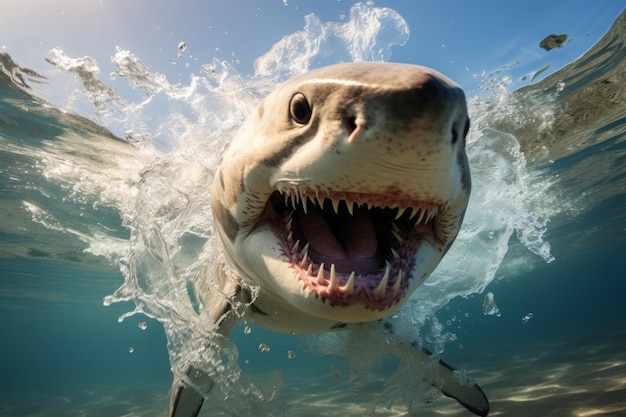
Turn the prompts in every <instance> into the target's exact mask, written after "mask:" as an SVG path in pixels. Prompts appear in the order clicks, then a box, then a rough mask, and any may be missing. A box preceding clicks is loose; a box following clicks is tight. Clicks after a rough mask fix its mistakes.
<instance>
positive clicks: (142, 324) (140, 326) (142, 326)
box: [137, 321, 148, 330]
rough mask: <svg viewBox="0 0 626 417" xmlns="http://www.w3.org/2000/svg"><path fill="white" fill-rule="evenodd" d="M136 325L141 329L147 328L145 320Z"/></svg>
mask: <svg viewBox="0 0 626 417" xmlns="http://www.w3.org/2000/svg"><path fill="white" fill-rule="evenodd" d="M137 327H139V328H140V329H141V330H146V329H147V328H148V323H146V322H145V321H142V322H141V323H139V324H138V325H137Z"/></svg>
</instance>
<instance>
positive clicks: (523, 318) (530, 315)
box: [522, 313, 535, 324]
mask: <svg viewBox="0 0 626 417" xmlns="http://www.w3.org/2000/svg"><path fill="white" fill-rule="evenodd" d="M533 317H535V315H534V314H533V313H528V314H526V315H525V316H524V317H522V324H526V323H528V320H530V319H532V318H533Z"/></svg>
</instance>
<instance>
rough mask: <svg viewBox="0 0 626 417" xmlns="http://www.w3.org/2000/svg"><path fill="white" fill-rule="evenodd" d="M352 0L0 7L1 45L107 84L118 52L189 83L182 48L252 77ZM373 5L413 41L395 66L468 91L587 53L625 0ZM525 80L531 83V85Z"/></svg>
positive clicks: (102, 0)
mask: <svg viewBox="0 0 626 417" xmlns="http://www.w3.org/2000/svg"><path fill="white" fill-rule="evenodd" d="M354 3H355V1H346V0H286V4H285V1H283V0H239V1H229V0H220V1H216V0H208V1H207V0H204V1H202V0H182V1H181V0H179V1H176V2H174V1H165V0H134V1H127V0H2V1H1V2H0V16H2V17H0V20H1V23H2V24H1V25H0V48H3V49H4V50H6V51H7V52H9V53H10V54H11V55H12V56H13V57H14V58H15V59H16V60H17V61H18V62H19V63H20V64H22V65H25V66H29V67H31V68H34V69H38V70H43V69H45V68H47V66H48V64H46V63H45V62H44V60H43V58H44V57H45V56H46V53H47V51H49V50H50V49H51V48H53V47H60V48H61V49H63V50H64V51H65V52H66V54H67V55H68V56H70V57H81V56H85V55H89V56H92V57H94V58H96V59H97V61H98V63H99V66H100V68H101V69H102V73H103V76H102V78H103V79H104V80H105V81H107V82H108V76H107V75H106V74H108V73H109V72H110V71H111V70H112V66H111V64H110V62H109V59H110V56H111V55H113V54H114V53H115V48H116V46H119V47H121V48H123V49H128V50H130V51H132V52H133V53H135V54H136V55H138V56H139V57H140V58H141V59H142V60H143V61H144V62H145V63H146V64H148V65H149V66H151V67H152V68H154V69H155V70H157V71H159V72H162V73H165V74H166V75H167V77H168V79H169V80H170V82H177V81H182V82H185V79H186V78H187V77H188V74H187V73H188V72H189V71H193V68H191V69H186V68H185V67H184V65H182V64H180V65H179V63H177V64H176V65H174V64H172V63H171V60H172V59H176V58H177V57H176V54H177V53H178V49H177V47H178V44H179V42H181V41H184V42H186V44H187V46H188V49H187V51H186V54H187V58H188V57H189V56H193V57H194V59H196V58H197V59H198V61H199V62H200V63H207V62H210V61H211V60H212V58H213V57H218V58H220V59H227V60H235V59H237V60H238V62H239V64H238V70H239V71H240V72H243V73H250V72H252V62H253V61H254V59H255V58H257V57H258V56H259V55H261V54H263V53H264V52H266V51H267V50H269V48H270V47H271V45H272V44H273V43H275V42H276V41H278V40H279V39H281V38H282V37H283V36H284V35H287V34H290V33H293V32H295V31H297V30H300V29H302V28H303V26H304V16H305V15H307V14H310V13H315V14H316V15H318V16H319V17H320V19H321V20H322V21H340V19H341V16H342V15H347V14H348V13H349V10H350V7H351V6H352V4H354ZM373 4H374V5H375V6H377V7H390V8H393V9H395V10H397V11H398V12H399V13H400V14H401V15H402V16H403V17H404V19H405V20H406V21H407V23H408V25H409V28H410V30H411V36H410V39H409V41H408V43H407V44H406V45H405V46H404V47H397V48H395V49H394V52H393V56H392V57H391V60H392V61H401V62H412V63H416V64H422V65H427V66H431V67H434V68H436V69H438V70H439V71H441V72H444V73H445V74H447V75H449V76H450V77H451V78H453V79H455V80H456V81H457V82H459V83H460V84H461V85H463V86H464V87H465V88H468V89H471V88H473V87H474V86H475V83H476V79H475V78H474V77H473V74H475V73H478V72H481V71H487V72H490V71H493V70H495V69H498V68H500V67H502V66H503V65H505V64H508V63H511V62H514V61H519V64H517V65H516V66H515V67H514V69H513V70H512V72H513V74H514V80H515V81H516V82H517V86H519V85H523V84H524V82H522V81H521V76H522V75H524V74H528V73H531V72H533V71H536V70H538V69H540V68H542V67H543V66H544V65H546V64H547V63H550V64H551V69H550V71H553V70H556V69H558V68H559V67H561V66H563V65H564V64H566V63H567V62H570V61H571V60H572V59H574V58H576V57H578V56H580V55H581V54H582V53H583V52H584V51H585V50H587V49H589V47H591V45H593V43H595V42H596V41H597V40H598V39H599V38H600V37H601V36H602V35H603V34H604V33H605V32H606V31H607V30H608V28H609V27H610V25H611V23H612V22H613V20H614V19H615V18H616V17H617V16H618V15H619V14H620V13H621V12H622V10H623V9H624V3H623V2H622V1H621V0H619V1H618V0H599V1H594V2H591V1H588V0H571V1H551V2H550V1H545V0H542V1H537V0H527V1H518V2H513V1H502V0H482V1H469V0H439V1H423V0H403V1H401V0H386V1H384V0H379V1H375V2H373ZM551 33H556V34H560V33H567V34H568V35H569V37H570V39H569V42H568V43H567V44H566V45H565V46H564V47H563V48H561V49H555V50H552V51H551V52H546V51H544V50H543V49H540V48H539V46H538V45H539V42H540V41H541V39H542V38H543V37H545V36H546V35H549V34H551ZM527 82H528V81H526V83H527Z"/></svg>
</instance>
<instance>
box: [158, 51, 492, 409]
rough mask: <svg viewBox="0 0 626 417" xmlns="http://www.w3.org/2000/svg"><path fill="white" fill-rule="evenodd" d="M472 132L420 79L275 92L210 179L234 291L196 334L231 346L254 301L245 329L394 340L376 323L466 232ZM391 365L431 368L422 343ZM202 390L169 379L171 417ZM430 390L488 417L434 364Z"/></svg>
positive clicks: (430, 77) (381, 68) (332, 78)
mask: <svg viewBox="0 0 626 417" xmlns="http://www.w3.org/2000/svg"><path fill="white" fill-rule="evenodd" d="M468 129H469V119H468V116H467V109H466V103H465V96H464V93H463V91H462V89H461V88H460V87H459V86H458V85H456V84H455V83H454V82H453V81H451V80H449V79H448V78H446V77H445V76H443V75H442V74H439V73H437V72H436V71H433V70H431V69H429V68H425V67H420V66H415V65H407V64H392V63H364V62H363V63H349V64H339V65H334V66H330V67H325V68H321V69H318V70H314V71H311V72H309V73H307V74H305V75H302V76H300V77H297V78H294V79H292V80H290V81H288V82H286V83H284V84H283V85H281V86H279V87H278V88H277V89H276V90H275V91H273V92H272V93H271V94H270V95H268V96H267V97H266V98H265V99H264V100H263V101H262V102H261V103H260V104H259V106H258V107H257V109H256V110H255V111H254V112H253V113H252V114H251V115H250V116H249V117H248V119H247V120H246V122H245V123H244V124H243V125H242V127H241V128H240V130H239V131H238V133H237V134H236V136H235V137H234V138H233V140H232V142H231V143H230V144H229V146H228V147H227V148H226V150H225V151H224V153H223V155H222V159H221V163H220V166H219V168H218V170H217V171H216V175H215V179H214V182H213V186H212V201H211V205H212V206H211V208H212V212H213V216H214V219H215V227H216V230H217V232H218V235H219V238H220V242H221V244H222V248H223V251H224V254H225V257H226V259H227V261H228V263H229V264H230V267H232V268H233V270H234V271H235V272H236V275H237V276H238V278H239V280H240V282H239V283H233V282H229V281H228V280H226V279H223V277H219V276H217V277H215V278H214V279H215V281H217V282H219V283H220V286H221V293H222V294H225V295H226V296H227V297H225V298H222V299H221V301H217V302H216V301H215V299H211V300H210V301H209V299H210V298H211V297H207V298H206V299H205V300H204V301H205V302H204V303H203V304H204V305H205V306H209V307H207V308H206V311H204V312H202V315H203V316H204V317H205V320H206V321H207V322H209V323H210V324H211V325H215V324H217V326H218V331H219V332H220V333H221V334H223V335H228V333H229V332H230V330H231V328H232V326H233V325H234V324H235V322H236V320H237V318H239V317H238V315H235V314H232V312H231V309H232V306H233V305H235V304H236V303H237V302H242V301H243V302H246V303H250V302H251V301H252V303H251V304H250V307H249V308H248V309H247V310H246V314H245V318H246V319H250V320H252V321H254V322H255V323H257V324H259V325H260V326H263V327H265V328H268V329H271V330H274V331H278V332H289V333H311V332H326V331H332V330H337V329H343V328H346V327H349V326H354V325H355V324H356V323H363V322H373V321H379V322H380V323H381V326H385V327H386V329H387V330H386V331H390V332H393V328H392V326H391V325H390V324H389V322H384V320H382V319H384V318H385V317H387V316H389V315H391V314H393V313H395V312H397V311H398V310H399V309H400V308H401V307H402V305H403V304H404V302H405V301H406V300H407V299H408V298H409V297H410V295H411V294H412V293H413V291H414V290H415V289H416V288H417V287H418V286H419V285H420V284H421V283H422V282H424V280H425V279H426V278H427V277H428V276H429V275H430V274H431V272H432V271H433V270H434V269H435V267H436V266H437V265H438V264H439V262H440V260H441V258H442V257H443V256H444V254H445V253H446V252H447V250H448V249H449V248H450V246H451V245H452V243H453V241H454V239H455V237H456V235H457V233H458V231H459V228H460V226H461V222H462V220H463V215H464V213H465V209H466V206H467V202H468V199H469V194H470V189H471V180H470V171H469V165H468V162H467V156H466V153H465V137H466V135H467V131H468ZM250 287H253V288H258V293H257V294H256V295H255V297H254V298H253V297H252V296H251V295H250V294H249V292H248V291H246V290H245V288H250ZM196 290H197V292H198V293H199V296H200V298H202V293H203V291H205V289H203V288H197V289H196ZM236 316H237V317H236ZM394 353H395V354H397V355H398V356H400V357H403V358H409V357H410V358H413V360H414V361H417V362H419V361H427V360H428V356H429V355H430V352H428V351H426V350H424V349H422V348H421V347H419V346H418V344H417V343H413V344H408V345H403V344H400V345H398V346H397V347H396V348H395V351H394ZM207 378H208V376H207V375H205V374H203V373H202V372H201V371H199V370H197V369H193V368H192V369H189V370H188V372H187V373H186V375H184V377H182V378H176V379H175V381H174V385H173V387H172V402H171V404H170V414H169V415H170V416H176V417H181V416H195V415H197V413H198V412H199V410H200V407H201V405H202V401H203V398H202V396H201V395H200V394H199V393H197V392H196V391H195V390H194V389H193V388H192V386H193V385H194V384H195V383H198V384H200V383H202V384H203V385H204V386H206V384H207ZM424 378H425V379H427V380H428V378H430V377H427V376H425V377H424ZM436 379H437V380H436V381H435V378H434V377H433V379H432V380H429V382H431V383H432V384H433V385H437V386H439V385H441V382H443V388H442V392H443V393H444V394H446V395H448V396H450V397H453V398H455V399H456V400H457V401H459V402H460V403H461V404H462V405H463V406H465V407H466V408H467V409H468V410H470V411H472V412H473V413H475V414H477V415H480V416H486V415H487V414H488V412H489V404H488V401H487V398H486V397H485V395H484V393H483V392H482V390H481V389H480V387H478V386H477V385H475V384H470V385H464V384H462V383H460V382H459V381H458V378H457V377H456V372H455V369H454V368H452V367H451V366H449V365H447V364H446V363H444V362H442V361H440V366H439V369H438V372H437V378H436ZM209 385H210V382H209Z"/></svg>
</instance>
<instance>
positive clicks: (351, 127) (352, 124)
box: [345, 116, 357, 135]
mask: <svg viewBox="0 0 626 417" xmlns="http://www.w3.org/2000/svg"><path fill="white" fill-rule="evenodd" d="M345 124H346V129H347V130H348V135H351V134H352V132H354V131H355V130H356V128H357V125H356V116H350V117H348V118H347V119H346V122H345Z"/></svg>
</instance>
